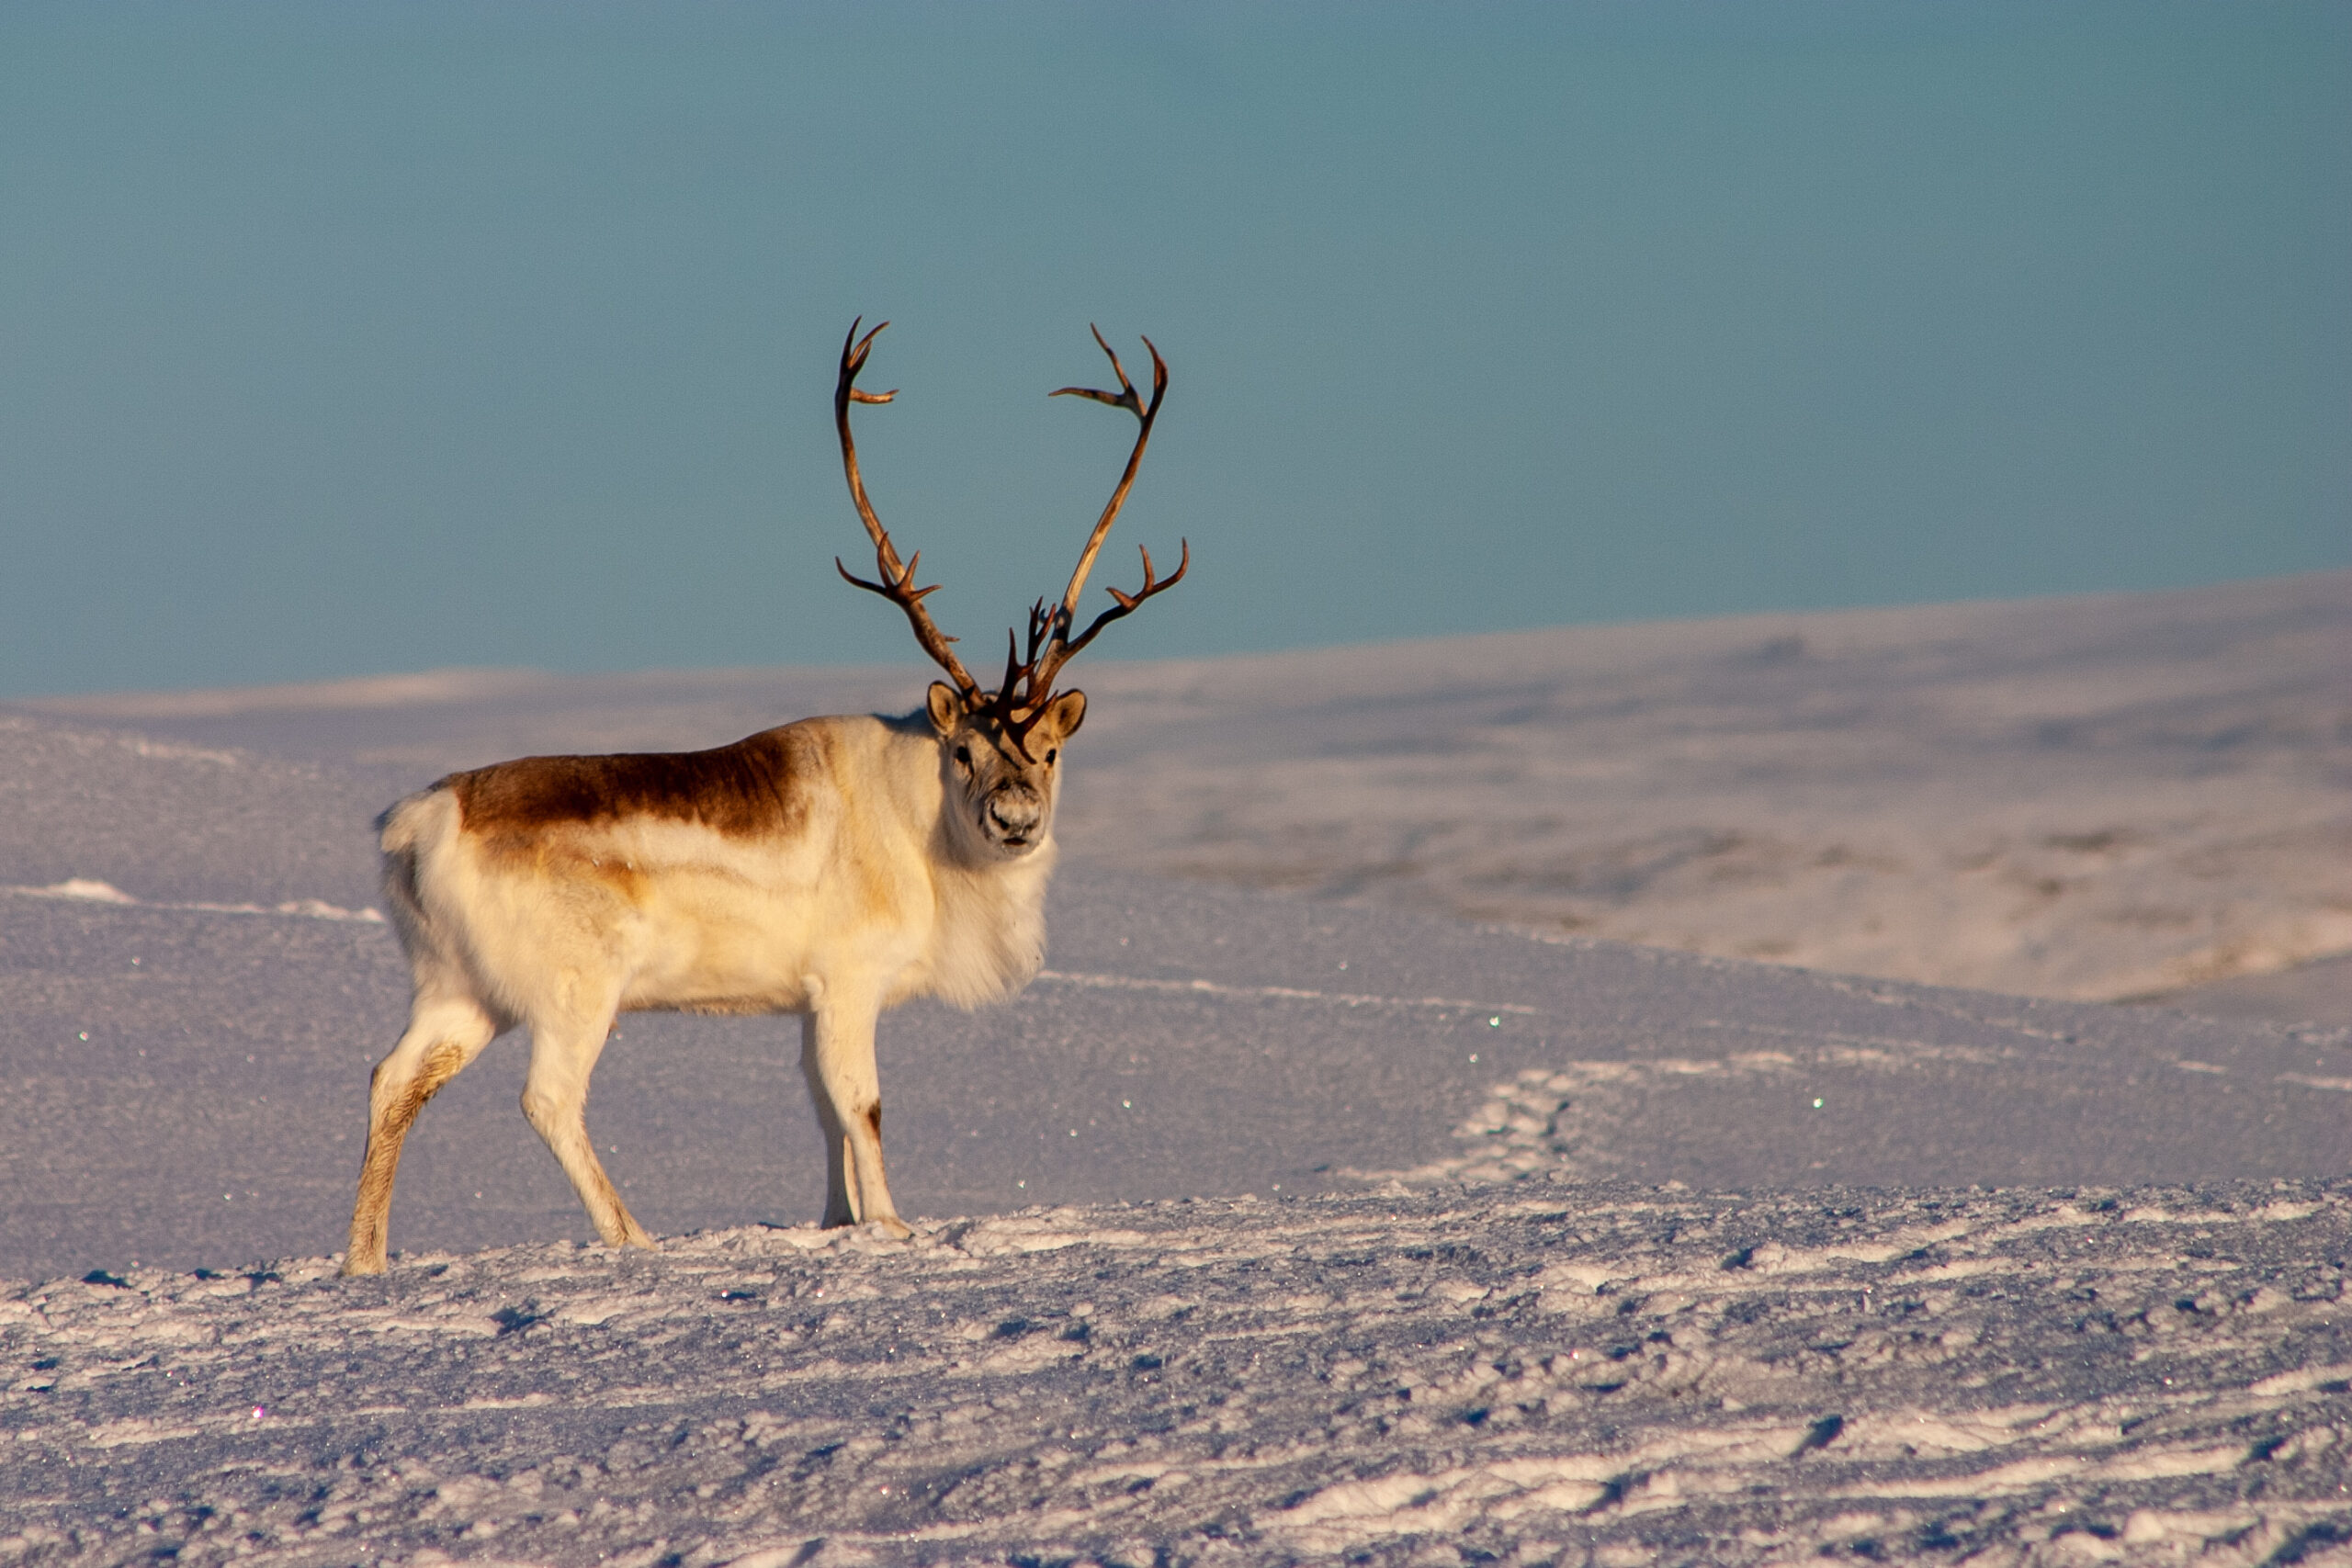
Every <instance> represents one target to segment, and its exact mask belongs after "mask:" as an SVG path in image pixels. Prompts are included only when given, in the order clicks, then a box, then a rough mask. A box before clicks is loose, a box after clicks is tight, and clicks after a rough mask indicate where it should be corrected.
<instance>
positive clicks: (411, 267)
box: [0, 0, 2352, 695]
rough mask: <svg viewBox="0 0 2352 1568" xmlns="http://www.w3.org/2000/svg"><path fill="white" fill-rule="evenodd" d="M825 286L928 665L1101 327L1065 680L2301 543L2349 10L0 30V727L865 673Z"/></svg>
mask: <svg viewBox="0 0 2352 1568" xmlns="http://www.w3.org/2000/svg"><path fill="white" fill-rule="evenodd" d="M861 311H863V312H865V314H866V315H867V316H868V317H869V318H875V317H880V316H888V317H890V318H892V319H893V320H894V321H896V322H897V325H896V326H895V327H894V328H893V329H892V330H891V331H890V332H889V333H888V334H887V335H886V336H885V337H884V338H883V340H882V342H881V344H879V346H878V348H877V352H876V361H875V366H874V368H873V370H872V371H871V372H869V378H870V379H871V381H872V383H873V384H874V385H876V386H877V387H891V386H896V387H900V388H903V389H904V391H903V393H902V395H901V397H900V400H899V403H898V404H897V405H895V406H893V407H890V408H887V409H872V410H868V411H865V413H864V414H863V415H862V422H863V423H862V425H861V439H862V446H863V447H864V450H865V467H866V472H867V478H868V479H869V481H870V482H871V484H872V487H873V489H874V491H875V494H876V502H877V503H878V505H879V506H880V508H881V510H882V513H883V516H884V518H885V520H886V521H888V523H889V524H890V525H891V526H892V527H893V529H894V531H895V532H896V534H897V536H899V540H900V542H901V545H902V547H905V548H907V549H914V548H921V549H922V551H923V552H924V566H925V569H926V570H925V575H926V577H935V578H936V579H937V580H939V581H944V582H945V584H946V585H947V586H946V588H945V589H944V591H943V592H941V593H940V594H939V595H938V596H937V597H936V598H935V599H933V601H932V604H933V609H934V612H935V613H936V614H937V615H938V617H939V618H940V620H941V622H942V623H943V625H944V626H946V627H947V628H948V629H949V630H951V631H955V632H960V633H962V634H964V635H965V636H966V637H967V639H968V642H969V644H970V645H972V646H974V647H977V648H978V649H989V650H992V649H994V648H995V647H996V646H997V639H999V638H1000V637H1001V636H1002V628H1003V627H1004V626H1005V625H1007V624H1008V623H1009V622H1010V621H1012V619H1014V618H1015V616H1016V615H1017V614H1018V612H1019V610H1020V608H1021V606H1022V605H1023V604H1025V602H1026V601H1027V600H1028V599H1029V598H1030V597H1033V596H1034V595H1035V594H1037V593H1039V592H1048V591H1054V590H1057V589H1058V588H1059V586H1060V584H1061V582H1062V581H1063V579H1064V577H1065V576H1066V575H1067V573H1068V570H1069V563H1070V559H1071V558H1072V557H1073V555H1074V554H1075V551H1076V548H1077V546H1078V543H1079V540H1080V536H1081V535H1082V533H1083V530H1084V528H1085V527H1086V525H1087V524H1088V523H1089V522H1090V521H1091V518H1092V515H1093V513H1094V511H1095V509H1096V508H1097V507H1099V505H1100V504H1101V502H1102V500H1103V496H1104V495H1105V494H1107V492H1108V490H1109V487H1110V484H1111V482H1112V479H1113V478H1114V475H1115V472H1116V468H1117V465H1118V463H1119V461H1120V460H1121V459H1122V457H1124V455H1125V448H1126V443H1127V441H1128V439H1129V435H1130V431H1131V426H1130V425H1129V424H1128V423H1127V422H1126V421H1125V417H1124V416H1122V415H1118V414H1115V413H1113V412H1109V411H1106V410H1103V409H1100V408H1096V407H1093V406H1091V405H1087V404H1082V403H1078V402H1075V401H1073V400H1060V401H1057V402H1051V403H1049V402H1047V401H1046V398H1045V396H1044V394H1045V393H1046V391H1047V390H1048V389H1051V388H1053V387H1056V386H1058V385H1062V384H1064V383H1066V382H1069V381H1073V380H1089V381H1091V380H1093V379H1095V378H1097V377H1098V376H1099V375H1100V374H1102V371H1101V369H1100V367H1101V360H1100V358H1099V356H1098V355H1097V354H1096V352H1095V350H1094V348H1093V345H1092V344H1091V341H1090V340H1089V339H1088V337H1087V335H1086V326H1087V323H1088V321H1099V322H1100V323H1102V325H1103V330H1104V332H1105V333H1109V334H1111V335H1112V336H1113V337H1114V341H1116V342H1118V343H1120V344H1133V343H1134V340H1135V334H1136V333H1150V334H1151V335H1152V336H1153V337H1154V338H1155V339H1156V340H1157V341H1158V342H1159V344H1160V346H1161V348H1162V349H1163V350H1164V351H1165V352H1166V353H1167V355H1168V356H1169V359H1170V363H1171V365H1172V366H1173V369H1174V389H1173V391H1172V392H1171V394H1170V402H1169V405H1168V412H1167V414H1166V416H1165V417H1164V418H1163V420H1162V422H1161V429H1160V432H1159V437H1158V439H1157V441H1156V443H1155V446H1154V450H1153V452H1152V455H1151V457H1150V458H1149V459H1148V462H1147V464H1146V466H1145V470H1144V475H1143V478H1142V480H1141V482H1140V483H1139V485H1138V487H1137V490H1136V497H1135V500H1134V502H1133V503H1132V504H1131V505H1130V507H1129V509H1128V513H1127V515H1126V518H1125V521H1124V522H1123V523H1122V524H1121V525H1120V530H1119V534H1118V535H1117V536H1114V545H1113V549H1112V551H1111V552H1110V553H1109V555H1108V556H1107V557H1106V564H1107V573H1106V575H1108V576H1109V578H1110V580H1111V581H1126V580H1128V579H1129V578H1131V577H1132V576H1133V574H1134V570H1135V568H1134V560H1135V557H1134V553H1133V551H1134V546H1135V545H1136V544H1137V543H1149V544H1150V545H1151V546H1152V547H1153V550H1154V554H1155V556H1163V558H1172V557H1173V555H1174V552H1175V548H1176V541H1177V538H1178V536H1180V535H1188V536H1190V537H1191V539H1192V541H1193V553H1194V558H1195V567H1194V572H1193V581H1191V582H1189V583H1188V584H1186V585H1185V586H1184V587H1182V588H1181V589H1179V590H1178V591H1177V592H1175V593H1174V594H1171V595H1170V597H1169V598H1167V599H1165V600H1163V601H1160V602H1159V603H1157V604H1154V605H1153V606H1152V607H1151V608H1150V609H1149V610H1148V611H1146V612H1145V613H1143V614H1142V615H1138V616H1137V617H1136V619H1135V620H1133V621H1132V622H1130V623H1128V624H1127V625H1125V626H1122V627H1121V628H1119V630H1118V631H1117V632H1116V633H1114V634H1111V635H1110V636H1109V637H1106V638H1105V641H1104V644H1103V651H1105V652H1115V653H1118V654H1122V655H1129V656H1144V655H1150V656H1163V655H1177V654H1195V653H1218V652H1226V651H1232V650H1238V649H1269V648H1282V647H1292V646H1301V645H1308V644H1324V643H1335V642H1345V641H1356V640H1367V639H1383V638H1389V637H1418V636H1430V635H1439V634H1445V633H1452V632H1464V631H1480V630H1488V629H1495V628H1501V627H1517V626H1543V625H1551V624H1557V623H1563V622H1570V621H1597V620H1611V621H1613V620H1629V619H1640V618H1648V617H1656V616H1672V615H1708V614H1715V613H1721V612H1731V611H1743V610H1756V609H1771V608H1799V607H1818V606H1833V605H1846V604H1888V603H1902V602H1914V601H1928V600H1939V599H1953V598H1964V597H1983V596H1996V595H2014V594H2029V593H2045V592H2074V591H2080V590H2093V589H2109V588H2145V587H2158V586H2167V585H2176V584H2187V583H2195V582H2203V581H2218V580H2222V579H2227V578H2233V577H2249V576H2259V575H2266V574H2270V573H2277V572H2289V571H2297V570H2309V569H2312V568H2319V567H2327V566H2338V565H2344V564H2346V563H2347V562H2352V7H2347V6H2342V5H2335V4H2330V5H2318V6H2311V5H2301V6H2299V5H2259V6H2257V5H2246V6H2175V5H2163V4H2145V3H2134V4H2130V5H2108V4H2079V5H2046V4H2039V3H2037V4H2031V5H2022V6H1993V5H1951V4H1940V3H1939V4H1936V5H1911V4H1884V5H1845V4H1833V5H1824V4H1791V3H1781V0H1775V3H1774V4H1771V5H1761V4H1758V5H1741V6H1722V5H1632V4H1623V5H1619V4H1611V5H1592V6H1568V5H1543V6H1508V5H1492V6H1411V7H1402V6H1385V5H1374V6H1363V5H1348V6H1264V5H1256V4H1252V5H1241V6H1218V5H1206V4H1187V5H1184V6H1137V5H1127V6H1080V5H1009V6H986V7H980V6H965V5H960V4H959V5H938V6H933V5H872V4H859V5H856V6H725V5H714V6H694V7H685V6H662V7H658V8H656V7H631V6H578V5H571V4H566V5H560V6H559V5H522V4H514V3H507V4H501V5H497V6H434V5H402V6H368V5H354V6H323V5H322V6H269V5H243V6H182V5H173V6H107V7H102V8H101V7H87V6H28V5H17V6H8V7H6V8H5V9H0V538H5V541H6V552H7V553H6V560H7V565H6V571H5V572H0V694H18V695H22V694H36V693H44V692H52V693H53V692H69V691H80V690H95V689H105V688H124V687H155V686H179V685H209V684H220V683H228V682H264V681H285V680H303V679H313V678H322V677H329V676H337V675H346V674H357V673H366V672H371V671H394V670H413V669H424V668H430V667H435V666H443V665H453V664H473V665H480V664H527V665H536V666H539V667H543V668H549V669H560V670H622V669H637V668H646V667H651V666H690V665H718V664H758V663H784V662H835V661H864V660H898V659H919V658H920V655H919V654H917V653H916V651H915V649H914V648H913V644H912V642H911V640H910V638H909V637H908V636H907V633H906V630H905V628H904V624H903V622H902V621H901V620H900V619H899V616H898V615H896V613H895V612H893V611H891V610H890V609H889V608H888V606H886V605H883V604H879V603H878V602H876V601H873V600H871V599H870V598H868V597H867V596H865V595H862V594H857V593H855V592H853V591H851V590H850V589H848V588H846V587H843V586H842V584H841V583H840V582H839V581H837V580H835V579H834V577H833V575H832V568H831V558H832V557H833V555H834V554H835V553H837V552H838V553H840V554H841V555H842V556H843V557H844V558H847V559H848V560H850V561H851V562H852V564H853V565H857V564H860V563H861V561H863V560H870V555H869V554H868V553H867V552H865V551H864V550H863V549H862V545H863V536H862V534H861V533H860V531H859V529H858V526H857V523H856V519H855V516H854V513H852V511H851V509H850V506H849V502H848V500H847V498H846V496H845V494H844V492H843V489H842V481H841V475H840V470H839V464H838V460H837V457H836V455H835V453H834V451H833V449H832V437H831V426H830V411H829V398H830V394H831V380H832V357H833V354H834V352H835V350H836V348H837V346H838V344H839V340H840V337H841V333H842V330H843V329H844V328H845V327H846V326H847V324H848V321H849V320H850V318H851V317H852V316H854V315H855V314H857V313H859V312H861ZM1136 355H1137V357H1140V349H1139V348H1138V349H1137V350H1136ZM1163 552H1164V554H1163ZM1097 597H1098V599H1099V597H1100V596H1099V594H1098V595H1097ZM978 657H979V658H980V659H981V660H982V661H983V662H985V661H986V660H987V659H988V658H989V654H988V653H982V654H980V655H978ZM1091 657H1093V656H1092V655H1090V658H1091Z"/></svg>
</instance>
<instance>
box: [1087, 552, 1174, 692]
mask: <svg viewBox="0 0 2352 1568" xmlns="http://www.w3.org/2000/svg"><path fill="white" fill-rule="evenodd" d="M1179 543H1180V544H1181V545H1182V548H1183V551H1184V557H1183V558H1182V560H1180V561H1178V562H1177V563H1176V570H1175V572H1174V574H1173V575H1172V576H1170V578H1169V579H1168V581H1165V582H1162V581H1159V579H1157V578H1155V577H1154V576H1153V575H1152V572H1151V552H1150V551H1149V550H1148V549H1144V548H1143V547H1142V546H1140V545H1138V546H1136V548H1137V549H1142V550H1143V586H1142V587H1141V588H1139V589H1137V590H1136V592H1133V593H1122V592H1119V591H1118V590H1117V589H1115V588H1114V589H1112V590H1110V593H1111V597H1112V598H1114V599H1116V600H1117V601H1118V604H1115V605H1114V606H1113V607H1112V608H1110V609H1108V610H1105V611H1103V613H1102V614H1101V615H1097V616H1095V617H1094V624H1093V625H1092V626H1088V627H1087V628H1086V633H1085V635H1084V636H1082V637H1077V638H1074V639H1073V638H1069V637H1065V638H1064V639H1063V640H1062V645H1061V648H1060V649H1059V652H1060V654H1061V657H1060V658H1059V659H1057V660H1055V661H1054V663H1055V667H1056V668H1057V669H1058V668H1059V667H1060V666H1061V665H1063V664H1065V663H1068V662H1069V660H1071V659H1072V658H1074V657H1076V656H1077V654H1078V652H1079V650H1080V649H1083V648H1084V647H1085V646H1086V645H1087V644H1088V643H1090V642H1092V641H1093V640H1094V636H1095V634H1096V633H1097V632H1100V631H1101V630H1102V629H1103V627H1104V626H1109V625H1110V624H1111V623H1112V622H1113V621H1115V620H1119V619H1121V618H1123V617H1125V616H1127V615H1133V614H1134V613H1135V609H1136V605H1138V604H1142V603H1143V602H1144V601H1145V600H1147V599H1148V598H1150V597H1151V596H1152V595H1153V594H1155V593H1165V592H1168V590H1170V589H1171V588H1173V587H1175V586H1176V585H1177V584H1178V583H1180V582H1182V581H1184V574H1185V573H1186V572H1187V571H1190V570H1192V569H1193V542H1192V541H1191V540H1190V539H1184V540H1181V541H1179Z"/></svg>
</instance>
